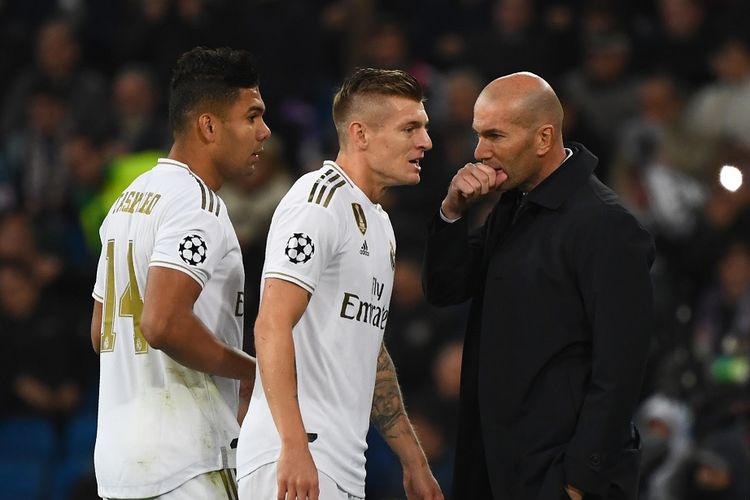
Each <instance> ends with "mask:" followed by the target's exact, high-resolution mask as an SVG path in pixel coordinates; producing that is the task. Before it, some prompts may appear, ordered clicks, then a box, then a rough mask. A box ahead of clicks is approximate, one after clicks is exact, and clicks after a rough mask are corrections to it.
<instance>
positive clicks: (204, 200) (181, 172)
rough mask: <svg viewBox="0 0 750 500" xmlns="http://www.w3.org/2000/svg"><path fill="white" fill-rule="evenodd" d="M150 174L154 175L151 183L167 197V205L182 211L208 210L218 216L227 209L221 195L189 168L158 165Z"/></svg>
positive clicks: (208, 212)
mask: <svg viewBox="0 0 750 500" xmlns="http://www.w3.org/2000/svg"><path fill="white" fill-rule="evenodd" d="M149 174H151V175H153V177H152V179H151V183H150V184H151V185H152V186H154V188H155V189H156V191H158V192H160V193H163V194H162V196H165V197H166V198H167V200H165V201H167V203H166V204H165V205H169V206H171V207H173V208H174V209H176V210H179V211H181V212H182V211H188V212H206V213H207V214H212V215H213V216H215V217H217V218H218V217H221V214H222V212H225V211H226V207H225V205H224V202H223V201H222V200H221V198H220V197H219V195H218V194H216V193H215V192H214V191H212V190H211V188H209V187H208V185H206V183H205V182H203V180H201V178H200V177H198V176H197V175H195V174H194V173H192V172H191V171H190V170H188V169H187V168H182V167H171V166H167V167H162V166H158V167H157V168H154V169H152V170H151V171H150V172H149Z"/></svg>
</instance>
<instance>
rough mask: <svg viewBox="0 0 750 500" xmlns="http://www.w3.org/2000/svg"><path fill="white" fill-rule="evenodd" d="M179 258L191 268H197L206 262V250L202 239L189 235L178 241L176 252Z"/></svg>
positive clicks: (195, 235)
mask: <svg viewBox="0 0 750 500" xmlns="http://www.w3.org/2000/svg"><path fill="white" fill-rule="evenodd" d="M178 253H179V254H180V258H181V259H182V260H183V261H185V262H186V263H187V264H190V265H191V266H198V265H200V264H203V263H204V262H205V261H206V256H207V255H208V248H207V247H206V242H205V241H203V238H201V237H200V236H198V235H197V234H189V235H187V236H185V237H184V238H182V241H180V248H179V250H178Z"/></svg>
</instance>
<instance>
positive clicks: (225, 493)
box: [109, 469, 239, 500]
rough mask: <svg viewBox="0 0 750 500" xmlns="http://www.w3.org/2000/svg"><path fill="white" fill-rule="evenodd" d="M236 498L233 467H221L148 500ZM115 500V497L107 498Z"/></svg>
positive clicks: (216, 499)
mask: <svg viewBox="0 0 750 500" xmlns="http://www.w3.org/2000/svg"><path fill="white" fill-rule="evenodd" d="M151 498H153V499H158V500H196V499H197V498H200V499H205V500H238V498H239V497H238V495H237V479H236V478H235V476H234V469H222V470H215V471H212V472H206V473H205V474H200V475H199V476H195V477H194V478H192V479H188V480H187V481H185V482H184V483H182V484H181V485H179V486H178V487H177V488H175V489H173V490H172V491H168V492H166V493H164V494H163V495H159V496H157V497H150V498H149V500H151ZM109 500H115V499H109Z"/></svg>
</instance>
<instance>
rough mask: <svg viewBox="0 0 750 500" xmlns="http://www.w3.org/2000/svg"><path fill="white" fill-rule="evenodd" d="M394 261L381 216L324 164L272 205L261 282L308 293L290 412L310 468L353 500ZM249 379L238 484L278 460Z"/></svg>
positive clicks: (258, 387) (360, 484) (361, 479)
mask: <svg viewBox="0 0 750 500" xmlns="http://www.w3.org/2000/svg"><path fill="white" fill-rule="evenodd" d="M395 252H396V247H395V238H394V235H393V228H392V227H391V222H390V220H389V219H388V214H386V213H385V211H383V209H382V208H381V207H380V205H377V204H374V203H372V202H371V201H370V200H369V199H368V198H367V196H366V195H365V194H364V193H363V192H362V191H361V190H360V189H359V188H358V187H357V186H356V185H355V184H354V183H353V182H352V181H351V180H350V179H349V178H348V177H347V176H346V174H345V173H344V172H343V170H342V169H341V168H340V167H339V166H338V165H336V164H335V163H334V162H331V161H327V162H325V163H324V165H323V168H321V169H320V170H318V171H317V172H311V173H309V174H306V175H304V176H303V177H301V178H300V179H299V180H298V181H297V182H296V183H295V184H294V186H293V187H292V188H291V189H290V190H289V192H288V193H287V194H286V196H285V197H284V198H283V199H282V200H281V203H279V206H278V207H277V208H276V212H275V213H274V216H273V220H272V222H271V229H270V231H269V234H268V244H267V246H266V260H265V264H264V267H263V280H265V279H267V278H278V279H282V280H286V281H289V282H292V283H295V284H297V285H298V286H300V287H302V288H304V289H305V290H307V291H308V292H310V294H311V298H310V302H309V303H308V305H307V309H306V310H305V312H304V314H303V315H302V318H301V319H300V320H299V322H298V323H297V325H296V326H295V327H294V329H293V338H294V349H295V359H296V365H297V386H298V399H299V406H300V411H301V413H302V420H303V422H304V425H305V430H306V432H307V435H308V441H309V445H310V451H311V453H312V456H313V459H314V460H315V465H316V466H317V468H318V469H319V470H320V471H322V472H324V473H325V474H327V475H329V476H330V477H332V478H333V479H334V480H335V481H336V483H338V485H339V486H340V487H341V488H343V489H344V490H346V491H347V492H348V493H350V494H352V495H355V496H358V497H364V496H365V495H364V488H365V455H364V453H365V450H366V449H367V443H366V441H365V437H366V435H367V430H368V427H369V422H370V410H371V408H372V398H373V391H374V388H375V374H376V369H377V358H378V354H379V352H380V345H381V342H382V340H383V331H384V330H385V326H386V322H387V320H388V307H389V303H390V299H391V290H392V287H393V272H394V266H395V255H396V254H395ZM262 286H263V283H261V288H262ZM255 377H256V378H255V388H254V390H253V395H252V399H251V400H250V408H249V409H248V412H247V416H246V417H245V420H244V422H243V424H242V430H241V432H240V442H239V447H238V451H237V465H238V477H242V476H245V475H247V474H249V473H251V472H252V471H254V470H255V469H257V468H258V467H260V466H262V465H264V464H267V463H270V462H274V461H276V460H278V458H279V451H280V448H281V446H280V440H279V434H278V431H277V430H276V426H275V425H274V422H273V418H272V417H271V412H270V409H269V407H268V402H267V401H266V397H265V393H264V392H263V387H262V380H261V376H260V371H259V370H257V371H256V375H255Z"/></svg>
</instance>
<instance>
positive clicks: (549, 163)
mask: <svg viewBox="0 0 750 500" xmlns="http://www.w3.org/2000/svg"><path fill="white" fill-rule="evenodd" d="M567 155H568V153H567V152H566V151H565V148H564V147H563V146H562V145H560V146H559V147H556V148H554V149H552V150H550V152H549V154H547V155H545V156H544V157H543V158H542V168H541V169H540V170H539V175H538V176H537V178H536V179H535V180H534V183H533V185H530V186H526V187H528V189H524V186H520V187H521V189H522V191H523V192H525V193H528V192H529V191H531V190H532V189H534V188H535V187H537V186H538V185H539V184H541V183H542V181H544V179H546V178H547V177H549V176H550V175H552V173H553V172H554V171H555V170H557V169H558V168H560V165H562V164H563V162H564V161H565V158H566V157H567Z"/></svg>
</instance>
